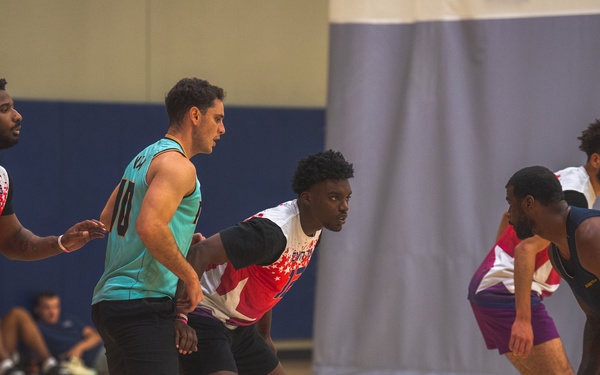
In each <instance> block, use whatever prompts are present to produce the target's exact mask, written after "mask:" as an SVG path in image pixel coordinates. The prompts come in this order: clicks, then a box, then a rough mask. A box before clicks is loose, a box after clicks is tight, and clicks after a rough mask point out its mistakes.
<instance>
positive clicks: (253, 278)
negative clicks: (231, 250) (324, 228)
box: [195, 200, 321, 328]
mask: <svg viewBox="0 0 600 375" xmlns="http://www.w3.org/2000/svg"><path fill="white" fill-rule="evenodd" d="M250 219H268V220H270V221H271V222H272V223H274V224H275V225H276V226H278V227H279V228H280V229H281V231H282V232H283V235H284V236H285V239H286V246H285V250H284V251H283V253H282V254H281V255H280V256H279V258H278V259H277V260H276V261H275V262H273V263H271V264H269V265H258V264H253V265H250V266H247V267H243V268H240V269H235V267H234V266H233V264H232V260H231V259H230V261H229V262H227V263H224V264H220V265H211V266H209V267H208V268H207V270H206V271H205V272H204V275H203V276H202V279H201V281H200V282H201V285H202V291H203V292H204V299H203V300H202V302H200V304H199V305H198V307H197V308H196V310H195V313H197V314H201V315H211V316H213V317H215V318H217V319H219V320H221V321H222V322H223V323H224V324H225V325H227V326H229V327H230V328H233V327H235V326H246V325H251V324H254V323H256V322H257V321H258V320H260V318H261V317H262V316H263V315H264V314H265V313H266V312H268V311H269V310H271V309H272V308H273V306H275V305H276V304H277V303H278V302H279V301H280V300H281V298H282V297H283V296H284V295H285V294H286V293H287V292H288V291H289V290H290V288H291V287H292V285H293V284H294V283H295V282H296V281H297V280H298V278H299V277H300V276H301V275H302V272H303V271H304V270H305V268H306V266H307V265H308V263H309V261H310V259H311V257H312V254H313V251H314V249H315V247H316V246H317V243H318V241H319V237H320V235H321V231H320V230H319V231H317V232H316V233H315V235H314V236H312V237H310V236H307V235H306V234H305V233H304V231H303V230H302V226H301V225H300V212H299V209H298V204H297V202H296V200H292V201H288V202H285V203H282V204H280V205H279V206H277V207H273V208H270V209H267V210H265V211H262V212H259V213H257V214H256V215H254V216H252V217H251V218H249V219H247V220H250ZM234 228H235V227H234ZM233 233H234V234H235V233H236V232H233ZM242 235H243V234H242V232H241V231H240V236H242ZM240 243H244V242H243V241H240ZM249 250H250V249H249ZM254 250H256V249H254ZM233 263H236V262H235V261H233Z"/></svg>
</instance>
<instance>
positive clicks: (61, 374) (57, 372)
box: [41, 365, 73, 375]
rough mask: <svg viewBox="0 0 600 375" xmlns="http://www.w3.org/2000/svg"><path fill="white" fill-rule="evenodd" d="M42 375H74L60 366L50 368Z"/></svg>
mask: <svg viewBox="0 0 600 375" xmlns="http://www.w3.org/2000/svg"><path fill="white" fill-rule="evenodd" d="M41 375H73V374H71V372H70V371H69V370H67V369H66V368H62V367H61V366H60V365H57V366H54V367H50V369H49V370H48V371H46V372H41Z"/></svg>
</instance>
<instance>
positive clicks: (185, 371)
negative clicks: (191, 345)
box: [179, 314, 279, 375]
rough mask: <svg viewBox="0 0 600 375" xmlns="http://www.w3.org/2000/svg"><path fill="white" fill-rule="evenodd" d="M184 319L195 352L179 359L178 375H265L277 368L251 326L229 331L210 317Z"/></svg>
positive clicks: (271, 356)
mask: <svg viewBox="0 0 600 375" xmlns="http://www.w3.org/2000/svg"><path fill="white" fill-rule="evenodd" d="M188 318H189V320H188V324H189V326H190V327H192V328H194V329H195V330H196V335H197V336H198V351H197V352H194V353H192V354H185V355H183V354H180V355H179V373H180V374H181V375H207V374H212V373H214V372H218V371H231V372H234V373H236V374H240V375H265V374H268V373H269V372H271V371H273V370H274V369H275V367H277V365H278V364H279V359H278V358H277V356H276V355H275V353H274V352H273V351H272V350H271V348H270V347H269V345H267V342H266V341H265V340H264V339H263V338H262V337H261V336H260V335H259V334H258V331H257V330H256V327H255V324H253V325H250V326H245V327H237V328H236V329H229V328H227V327H225V326H224V325H223V323H221V321H219V320H217V319H215V318H212V317H206V316H201V315H196V314H189V315H188Z"/></svg>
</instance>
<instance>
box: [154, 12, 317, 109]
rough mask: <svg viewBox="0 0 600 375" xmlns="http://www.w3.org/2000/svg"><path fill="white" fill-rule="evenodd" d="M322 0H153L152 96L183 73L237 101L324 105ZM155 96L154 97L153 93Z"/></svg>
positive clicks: (162, 94)
mask: <svg viewBox="0 0 600 375" xmlns="http://www.w3.org/2000/svg"><path fill="white" fill-rule="evenodd" d="M327 9H328V4H327V1H324V0H302V1H295V0H283V1H282V0H248V1H239V0H222V1H197V2H192V1H185V0H176V1H168V2H167V1H160V0H155V1H152V9H151V20H152V23H151V25H152V29H151V35H152V43H151V53H150V55H151V56H152V58H151V64H150V66H151V69H150V70H151V72H152V79H153V82H156V83H155V84H154V83H153V87H154V86H156V87H160V88H162V89H163V90H162V91H157V90H154V89H153V90H152V92H153V96H152V100H154V101H156V100H162V98H163V97H164V92H163V91H165V90H166V89H168V88H170V87H171V86H172V85H173V83H174V82H175V81H177V79H179V78H180V77H183V76H197V77H201V78H205V79H207V80H209V81H210V82H211V83H214V84H216V85H219V86H222V87H223V88H224V89H225V90H226V91H227V103H229V104H236V105H276V106H316V107H323V106H324V105H325V98H326V87H327V82H326V81H327V42H328V19H327V18H328V16H327V11H328V10H327ZM156 95H158V96H156Z"/></svg>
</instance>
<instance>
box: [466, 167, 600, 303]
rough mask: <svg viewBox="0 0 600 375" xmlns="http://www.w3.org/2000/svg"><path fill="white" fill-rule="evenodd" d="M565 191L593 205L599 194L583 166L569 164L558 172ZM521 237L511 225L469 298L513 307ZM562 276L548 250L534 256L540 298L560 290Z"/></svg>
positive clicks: (534, 286) (535, 289)
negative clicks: (581, 196) (515, 258)
mask: <svg viewBox="0 0 600 375" xmlns="http://www.w3.org/2000/svg"><path fill="white" fill-rule="evenodd" d="M556 176H557V177H558V179H559V181H560V183H561V186H562V189H563V191H576V192H580V193H582V194H583V195H585V198H586V200H587V203H588V207H589V208H592V207H593V206H594V202H595V200H596V194H595V193H594V188H593V186H592V183H591V181H590V177H589V175H588V174H587V171H586V170H585V168H584V167H570V168H565V169H563V170H560V171H558V172H556ZM520 242H521V240H519V239H518V238H517V235H516V233H515V231H514V229H513V226H512V225H509V226H508V227H507V228H506V229H505V230H504V232H503V233H502V235H501V236H500V238H499V239H498V241H497V242H496V243H495V244H494V246H493V247H492V249H491V250H490V252H489V253H488V255H487V256H486V258H485V259H484V261H483V263H482V264H481V265H480V266H479V268H478V269H477V271H476V272H475V274H474V275H473V278H472V279H471V283H470V284H469V299H470V300H471V301H473V302H474V303H476V304H478V305H480V306H484V307H510V306H514V293H515V284H514V268H515V265H514V256H515V246H517V244H519V243H520ZM560 280H561V278H560V276H559V275H558V274H557V273H556V271H554V269H553V268H552V264H551V263H550V260H549V259H548V251H546V250H543V251H540V252H539V253H538V254H537V255H536V258H535V271H534V274H533V282H532V283H531V290H532V291H533V292H535V294H537V295H538V296H540V297H546V296H549V295H551V294H552V293H554V292H555V291H556V289H558V286H559V284H560Z"/></svg>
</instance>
